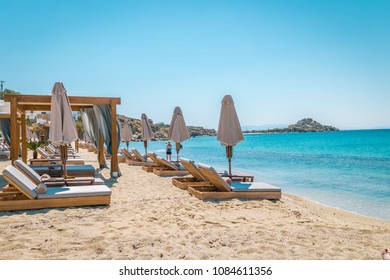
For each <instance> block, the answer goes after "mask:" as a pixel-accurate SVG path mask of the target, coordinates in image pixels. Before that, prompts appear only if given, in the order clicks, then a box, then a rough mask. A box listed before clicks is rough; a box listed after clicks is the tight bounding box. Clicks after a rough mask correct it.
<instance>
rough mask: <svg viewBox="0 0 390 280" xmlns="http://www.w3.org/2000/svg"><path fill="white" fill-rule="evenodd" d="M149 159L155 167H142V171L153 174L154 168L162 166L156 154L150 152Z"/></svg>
mask: <svg viewBox="0 0 390 280" xmlns="http://www.w3.org/2000/svg"><path fill="white" fill-rule="evenodd" d="M148 159H150V160H151V161H152V162H153V163H154V164H153V165H146V166H142V170H143V171H146V172H153V169H154V168H156V167H159V166H160V164H159V161H158V159H157V155H156V154H155V153H151V152H149V153H148ZM160 167H161V166H160Z"/></svg>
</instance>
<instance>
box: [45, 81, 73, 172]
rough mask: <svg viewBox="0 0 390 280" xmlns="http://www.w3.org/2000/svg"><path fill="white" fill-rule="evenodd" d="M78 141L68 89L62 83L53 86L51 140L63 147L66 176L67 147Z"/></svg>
mask: <svg viewBox="0 0 390 280" xmlns="http://www.w3.org/2000/svg"><path fill="white" fill-rule="evenodd" d="M77 139H78V136H77V130H76V125H75V121H74V119H73V116H72V109H71V107H70V103H69V98H68V95H67V94H66V89H65V87H64V85H63V84H62V83H61V82H56V83H55V84H54V86H53V90H52V96H51V110H50V131H49V140H50V141H51V142H52V143H53V144H57V145H60V146H61V157H62V161H63V164H64V175H65V176H66V175H67V174H66V158H67V147H66V145H67V144H69V143H71V142H73V141H76V140H77Z"/></svg>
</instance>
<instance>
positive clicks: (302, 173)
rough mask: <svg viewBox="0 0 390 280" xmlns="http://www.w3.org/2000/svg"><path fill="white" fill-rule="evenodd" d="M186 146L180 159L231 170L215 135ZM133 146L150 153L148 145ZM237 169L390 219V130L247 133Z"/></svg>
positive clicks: (153, 146)
mask: <svg viewBox="0 0 390 280" xmlns="http://www.w3.org/2000/svg"><path fill="white" fill-rule="evenodd" d="M165 143H166V142H165V141H149V142H148V152H149V151H152V152H155V153H156V154H158V155H160V156H165ZM173 146H174V145H173ZM182 146H183V148H182V150H181V151H180V153H179V157H184V158H188V159H191V160H194V161H195V163H204V164H207V165H211V166H213V167H214V168H216V169H217V170H218V171H221V172H223V171H225V170H228V161H227V158H226V153H225V147H224V146H222V145H221V144H220V143H219V141H218V140H217V139H216V137H215V136H200V137H194V138H190V139H189V140H187V141H185V142H183V143H182ZM121 147H126V146H125V144H124V143H122V144H121ZM131 147H134V148H137V149H138V150H139V151H140V152H142V153H144V151H145V149H144V145H143V142H130V146H129V149H130V148H131ZM174 147H175V146H174ZM176 157H177V155H176V152H175V151H174V152H173V154H172V159H176ZM232 171H233V172H234V171H237V172H238V171H240V172H247V173H251V174H253V175H254V176H255V181H261V182H266V183H269V184H272V185H275V186H278V187H281V188H282V193H290V194H294V195H297V196H300V197H303V198H306V199H310V200H312V201H315V202H318V203H320V204H323V205H327V206H331V207H335V208H339V209H343V210H346V211H349V212H353V213H357V214H360V215H364V216H368V217H373V218H378V219H383V220H390V129H378V130H344V131H338V132H316V133H278V134H244V141H242V142H240V143H238V144H237V145H236V146H234V147H233V158H232Z"/></svg>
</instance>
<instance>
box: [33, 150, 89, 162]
mask: <svg viewBox="0 0 390 280" xmlns="http://www.w3.org/2000/svg"><path fill="white" fill-rule="evenodd" d="M37 152H38V153H39V154H40V155H41V157H42V158H40V159H30V163H31V164H43V163H51V162H57V163H61V158H60V157H58V156H51V155H49V154H48V153H47V152H46V151H45V150H44V149H42V148H38V149H37ZM84 163H85V162H84V159H82V158H68V159H67V160H66V165H72V164H73V165H82V164H84Z"/></svg>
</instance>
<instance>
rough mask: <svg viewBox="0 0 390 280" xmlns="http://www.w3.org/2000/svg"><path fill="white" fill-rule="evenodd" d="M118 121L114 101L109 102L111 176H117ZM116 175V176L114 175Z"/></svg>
mask: <svg viewBox="0 0 390 280" xmlns="http://www.w3.org/2000/svg"><path fill="white" fill-rule="evenodd" d="M117 125H118V122H117V116H116V103H114V102H111V144H112V155H111V171H112V174H114V175H113V177H117V176H118V171H119V166H118V131H117V129H118V127H117ZM115 175H116V176H115Z"/></svg>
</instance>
